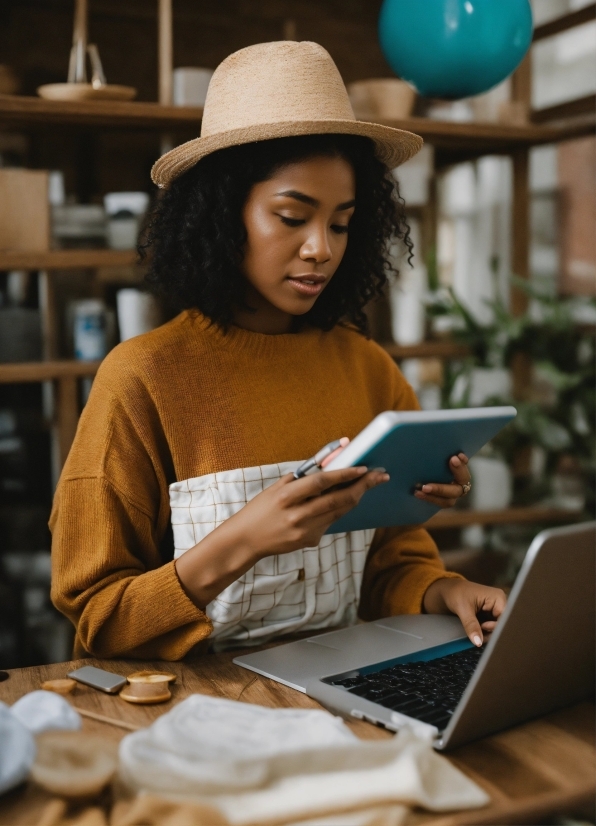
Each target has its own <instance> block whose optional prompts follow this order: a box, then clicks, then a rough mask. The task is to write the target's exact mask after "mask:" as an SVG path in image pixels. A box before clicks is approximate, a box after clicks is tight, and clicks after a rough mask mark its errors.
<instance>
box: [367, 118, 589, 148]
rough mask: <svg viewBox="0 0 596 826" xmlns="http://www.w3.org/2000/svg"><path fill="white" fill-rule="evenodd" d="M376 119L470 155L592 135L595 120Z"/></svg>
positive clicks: (436, 144) (435, 144)
mask: <svg viewBox="0 0 596 826" xmlns="http://www.w3.org/2000/svg"><path fill="white" fill-rule="evenodd" d="M375 120H376V122H377V123H383V124H385V125H386V126H393V127H395V128H396V129H406V130H407V131H408V132H415V133H416V134H417V135H420V136H421V137H422V138H424V140H425V141H427V143H430V144H432V145H433V146H435V147H437V148H439V149H447V150H451V151H454V152H465V153H470V154H473V155H477V156H479V155H488V154H493V153H495V154H503V153H508V152H512V151H514V150H516V149H523V148H528V147H530V146H538V145H539V144H544V143H558V142H560V141H564V140H569V139H571V138H576V137H580V136H582V135H591V134H592V133H593V131H594V124H593V122H591V123H584V122H582V123H573V124H565V125H560V126H543V125H537V124H528V125H524V126H513V125H509V124H502V123H478V122H472V123H456V122H452V121H440V120H432V119H431V118H407V119H404V120H386V119H383V118H376V119H375Z"/></svg>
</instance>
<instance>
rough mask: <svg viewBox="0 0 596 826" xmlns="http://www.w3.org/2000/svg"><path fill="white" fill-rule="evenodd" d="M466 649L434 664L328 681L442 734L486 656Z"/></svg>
mask: <svg viewBox="0 0 596 826" xmlns="http://www.w3.org/2000/svg"><path fill="white" fill-rule="evenodd" d="M483 650H484V649H483V648H467V649H466V650H465V651H458V652H457V653H455V654H448V655H447V656H445V657H437V658H436V659H434V660H426V661H420V660H419V661H417V662H405V663H398V664H397V665H392V666H391V667H390V668H383V669H382V670H381V671H375V672H373V673H371V674H360V675H359V676H357V677H346V678H344V679H334V678H333V677H332V678H331V679H330V680H325V682H328V683H330V684H331V685H334V686H338V687H341V688H344V689H346V690H347V691H349V692H350V694H355V695H356V696H357V697H363V698H364V699H365V700H371V701H372V702H373V703H378V704H379V705H381V706H384V707H385V708H390V709H391V710H392V711H398V712H400V713H401V714H405V715H407V716H408V717H414V718H415V719H416V720H422V721H423V722H424V723H430V724H431V725H433V726H436V727H437V728H438V729H439V731H443V730H444V729H445V728H446V727H447V724H448V723H449V720H450V719H451V715H452V714H453V712H454V711H455V708H456V706H457V704H458V703H459V701H460V698H461V696H462V694H463V693H464V691H465V688H466V686H467V685H468V683H469V682H470V679H471V677H472V674H473V673H474V670H475V668H476V666H477V665H478V661H479V660H480V657H481V656H482V653H483Z"/></svg>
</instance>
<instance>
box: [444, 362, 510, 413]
mask: <svg viewBox="0 0 596 826" xmlns="http://www.w3.org/2000/svg"><path fill="white" fill-rule="evenodd" d="M466 393H468V394H469V395H468V398H467V400H466ZM511 393H512V386H511V372H510V371H509V370H508V369H507V368H506V367H473V368H472V370H471V371H470V372H469V373H467V374H464V373H462V374H461V375H459V376H458V377H457V379H456V380H455V383H454V385H453V390H452V391H451V403H452V404H462V403H463V402H464V400H466V404H468V405H469V406H470V407H482V406H483V405H485V404H486V403H487V402H488V400H489V399H491V398H498V399H503V400H506V399H509V398H511Z"/></svg>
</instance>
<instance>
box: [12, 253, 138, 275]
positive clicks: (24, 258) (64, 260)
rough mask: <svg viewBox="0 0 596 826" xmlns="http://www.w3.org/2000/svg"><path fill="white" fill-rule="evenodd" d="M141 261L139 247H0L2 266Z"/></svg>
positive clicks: (124, 264) (59, 266)
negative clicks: (39, 249) (34, 249)
mask: <svg viewBox="0 0 596 826" xmlns="http://www.w3.org/2000/svg"><path fill="white" fill-rule="evenodd" d="M137 261H138V254H137V251H136V250H106V249H98V250H84V249H81V250H49V251H48V252H19V251H18V250H14V251H12V250H9V251H2V250H0V270H72V269H83V268H86V267H89V269H91V268H94V267H130V266H133V265H134V264H136V263H137Z"/></svg>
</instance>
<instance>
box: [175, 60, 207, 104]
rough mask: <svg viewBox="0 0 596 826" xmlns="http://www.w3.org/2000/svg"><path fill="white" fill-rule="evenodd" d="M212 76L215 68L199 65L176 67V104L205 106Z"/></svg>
mask: <svg viewBox="0 0 596 826" xmlns="http://www.w3.org/2000/svg"><path fill="white" fill-rule="evenodd" d="M212 76H213V69H204V68H201V67H198V66H181V67H180V68H178V69H174V80H173V90H172V98H173V102H174V106H204V105H205V100H206V98H207V89H208V88H209V83H210V81H211V78H212Z"/></svg>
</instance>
